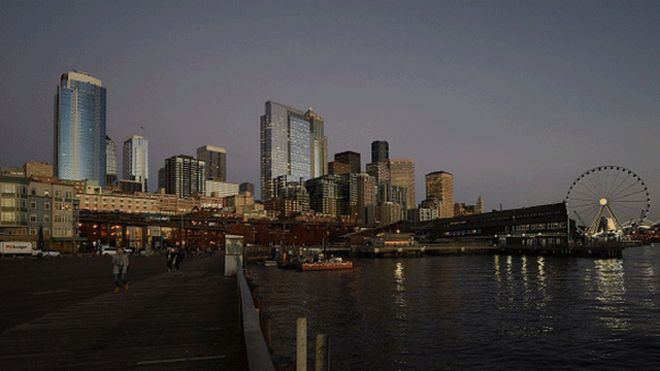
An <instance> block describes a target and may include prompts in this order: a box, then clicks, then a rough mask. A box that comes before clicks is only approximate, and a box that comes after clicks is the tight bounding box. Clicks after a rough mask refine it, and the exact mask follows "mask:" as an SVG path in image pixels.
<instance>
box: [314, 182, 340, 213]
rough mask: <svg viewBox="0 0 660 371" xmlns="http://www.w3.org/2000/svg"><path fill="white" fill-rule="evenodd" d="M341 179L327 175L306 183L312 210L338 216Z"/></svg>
mask: <svg viewBox="0 0 660 371" xmlns="http://www.w3.org/2000/svg"><path fill="white" fill-rule="evenodd" d="M340 179H341V178H340V177H339V176H337V175H325V176H321V177H318V178H314V179H310V180H308V181H307V182H305V188H306V189H307V193H308V194H309V206H310V208H311V209H312V210H314V211H316V212H317V213H321V214H327V215H332V216H337V215H338V205H339V189H338V186H339V181H340Z"/></svg>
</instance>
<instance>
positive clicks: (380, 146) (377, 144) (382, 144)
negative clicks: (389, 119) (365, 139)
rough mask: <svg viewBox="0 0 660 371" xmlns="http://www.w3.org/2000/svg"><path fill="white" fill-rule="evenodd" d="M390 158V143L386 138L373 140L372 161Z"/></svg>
mask: <svg viewBox="0 0 660 371" xmlns="http://www.w3.org/2000/svg"><path fill="white" fill-rule="evenodd" d="M389 159H390V145H389V143H387V142H386V141H384V140H376V141H373V142H371V162H372V163H375V162H379V161H385V160H389Z"/></svg>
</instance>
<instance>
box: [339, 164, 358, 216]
mask: <svg viewBox="0 0 660 371" xmlns="http://www.w3.org/2000/svg"><path fill="white" fill-rule="evenodd" d="M358 174H359V173H350V172H349V173H346V174H342V175H340V176H339V178H338V179H339V180H338V183H337V192H338V197H339V200H338V204H337V208H338V211H337V212H338V214H339V215H344V216H348V217H350V220H351V222H357V219H358V208H357V204H358Z"/></svg>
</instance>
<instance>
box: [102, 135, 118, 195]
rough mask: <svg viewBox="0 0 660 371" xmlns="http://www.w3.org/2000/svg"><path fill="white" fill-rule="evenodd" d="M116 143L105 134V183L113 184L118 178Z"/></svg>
mask: <svg viewBox="0 0 660 371" xmlns="http://www.w3.org/2000/svg"><path fill="white" fill-rule="evenodd" d="M117 161H118V160H117V144H116V143H115V141H114V140H112V139H110V137H109V136H107V135H106V136H105V184H106V185H109V186H111V185H115V184H117V180H118V179H119V172H118V171H119V170H118V169H117Z"/></svg>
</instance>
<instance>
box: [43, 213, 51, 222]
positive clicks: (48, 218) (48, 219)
mask: <svg viewBox="0 0 660 371" xmlns="http://www.w3.org/2000/svg"><path fill="white" fill-rule="evenodd" d="M44 223H50V215H44Z"/></svg>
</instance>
